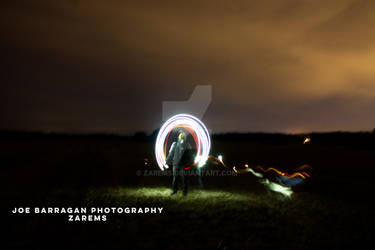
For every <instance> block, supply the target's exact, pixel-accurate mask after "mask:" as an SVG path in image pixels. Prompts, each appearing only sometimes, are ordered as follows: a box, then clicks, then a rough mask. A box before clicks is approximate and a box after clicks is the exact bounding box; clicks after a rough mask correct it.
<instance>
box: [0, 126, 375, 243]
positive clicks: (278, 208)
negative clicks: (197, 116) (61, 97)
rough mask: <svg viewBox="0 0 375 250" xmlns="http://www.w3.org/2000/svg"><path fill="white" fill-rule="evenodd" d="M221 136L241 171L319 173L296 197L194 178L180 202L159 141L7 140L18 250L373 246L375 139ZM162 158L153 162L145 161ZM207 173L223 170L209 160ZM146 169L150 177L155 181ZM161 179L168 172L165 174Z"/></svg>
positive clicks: (11, 235)
mask: <svg viewBox="0 0 375 250" xmlns="http://www.w3.org/2000/svg"><path fill="white" fill-rule="evenodd" d="M311 138H312V141H311V143H310V144H307V145H303V144H302V141H303V137H300V136H285V135H267V134H248V135H236V134H231V135H222V136H214V137H213V145H212V154H213V155H217V154H222V155H223V157H224V161H225V162H226V163H227V164H228V165H230V166H233V165H236V166H240V165H243V164H244V163H249V164H250V165H257V164H260V165H263V166H269V167H276V168H279V169H282V170H285V171H288V170H289V171H290V170H292V169H294V168H296V167H299V166H301V165H303V164H309V165H311V166H312V167H313V172H312V178H311V179H310V180H308V181H307V182H306V183H304V184H303V185H300V186H297V187H296V188H294V191H295V192H294V194H293V195H292V197H291V198H290V199H289V198H285V197H283V196H282V195H280V194H277V193H274V192H271V191H269V190H267V188H266V187H265V186H263V185H262V184H260V183H259V182H258V179H257V178H255V177H254V176H252V175H227V176H204V184H205V189H203V190H201V189H199V187H198V185H197V178H196V177H194V176H190V178H189V184H190V186H189V188H190V190H189V194H188V196H187V197H182V196H181V193H179V194H178V195H177V196H173V197H170V196H169V193H170V190H169V189H168V188H169V186H170V181H171V177H170V176H155V175H150V174H147V173H150V172H147V171H149V170H150V171H151V170H152V171H153V170H157V169H158V168H157V166H156V165H155V164H154V162H153V160H152V159H153V147H154V145H153V141H152V139H150V138H148V137H145V136H142V135H139V134H138V135H137V136H136V137H135V138H125V137H116V136H100V135H97V136H67V135H43V134H25V133H3V134H2V135H1V143H0V147H1V148H0V152H1V154H0V156H1V165H2V180H3V181H2V183H3V188H2V189H1V194H2V200H3V201H2V204H3V207H4V208H5V209H6V211H5V213H6V215H7V216H6V217H7V218H6V220H5V223H4V225H5V226H6V233H5V240H6V242H5V244H6V248H26V249H31V248H52V249H53V248H58V247H64V248H74V249H81V248H105V249H112V248H115V249H135V248H163V249H191V248H205V249H207V248H215V249H343V248H358V249H362V248H364V247H365V246H366V245H368V244H370V245H371V244H372V242H373V241H372V239H373V233H372V229H373V227H374V216H375V214H374V210H373V207H372V206H371V203H372V199H373V196H374V195H373V192H374V190H375V188H374V187H375V184H374V182H373V178H374V177H373V176H374V174H375V170H374V167H375V164H374V159H375V140H374V139H375V135H374V134H373V133H357V134H348V133H332V134H312V135H311ZM145 158H148V159H151V160H150V162H149V164H148V165H145V164H144V159H145ZM205 168H206V169H207V170H217V171H218V172H217V173H220V171H221V170H223V171H227V170H226V169H223V168H220V167H218V166H214V165H211V164H208V166H206V167H205ZM145 173H146V174H145ZM156 173H157V172H156ZM19 206H28V207H47V206H53V207H54V206H58V207H69V206H80V207H97V206H98V207H104V206H108V207H132V206H137V207H160V206H162V207H164V210H163V213H162V214H116V215H112V214H110V215H107V221H105V222H69V221H68V220H67V215H48V214H46V215H33V214H30V215H19V214H18V215H13V214H11V210H12V209H13V208H14V207H19ZM366 248H368V247H366Z"/></svg>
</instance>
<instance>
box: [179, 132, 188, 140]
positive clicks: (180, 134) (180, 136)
mask: <svg viewBox="0 0 375 250" xmlns="http://www.w3.org/2000/svg"><path fill="white" fill-rule="evenodd" d="M185 139H186V134H185V133H184V131H182V130H180V131H179V132H178V140H179V141H181V140H185Z"/></svg>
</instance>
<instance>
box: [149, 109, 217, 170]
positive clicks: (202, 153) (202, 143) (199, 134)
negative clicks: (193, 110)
mask: <svg viewBox="0 0 375 250" xmlns="http://www.w3.org/2000/svg"><path fill="white" fill-rule="evenodd" d="M178 127H183V128H185V129H187V130H188V131H189V133H190V134H191V135H192V136H193V138H194V141H195V144H196V146H197V156H196V157H195V161H194V165H196V164H198V167H202V166H203V165H204V164H205V163H206V160H207V158H208V154H209V152H210V148H211V139H210V134H209V133H208V130H207V128H206V126H205V125H204V124H203V123H202V122H201V121H200V120H199V119H198V118H196V117H194V116H192V115H188V114H179V115H175V116H172V117H171V118H169V119H168V120H167V121H166V122H165V123H164V124H163V126H162V127H161V128H160V130H159V133H158V136H157V138H156V143H155V156H156V161H157V163H158V165H159V168H160V169H161V170H164V169H167V168H168V165H167V164H166V154H167V147H166V145H167V141H168V137H169V134H170V132H171V131H172V130H173V129H174V128H178Z"/></svg>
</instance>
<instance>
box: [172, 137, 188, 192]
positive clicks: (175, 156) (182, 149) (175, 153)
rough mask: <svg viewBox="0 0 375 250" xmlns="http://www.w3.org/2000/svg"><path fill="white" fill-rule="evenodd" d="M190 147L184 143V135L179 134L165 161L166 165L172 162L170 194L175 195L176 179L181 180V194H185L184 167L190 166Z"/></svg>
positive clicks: (185, 177) (185, 179) (185, 178)
mask: <svg viewBox="0 0 375 250" xmlns="http://www.w3.org/2000/svg"><path fill="white" fill-rule="evenodd" d="M191 152H192V147H191V145H190V144H189V143H188V142H187V141H186V134H185V133H184V132H183V131H180V132H179V135H178V140H177V141H176V142H173V143H172V146H171V148H170V150H169V153H168V157H167V159H166V162H167V164H168V163H169V162H171V161H172V166H173V167H172V173H173V179H172V193H171V195H174V194H176V193H177V182H178V177H180V178H181V184H182V194H183V195H186V194H187V176H186V173H185V167H186V166H188V165H189V164H191V158H192V155H191Z"/></svg>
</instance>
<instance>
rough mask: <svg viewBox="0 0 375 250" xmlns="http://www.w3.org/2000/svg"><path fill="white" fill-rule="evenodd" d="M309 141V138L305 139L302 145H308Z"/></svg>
mask: <svg viewBox="0 0 375 250" xmlns="http://www.w3.org/2000/svg"><path fill="white" fill-rule="evenodd" d="M310 141H311V138H310V137H306V138H305V140H304V141H303V144H306V143H309V142H310Z"/></svg>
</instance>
